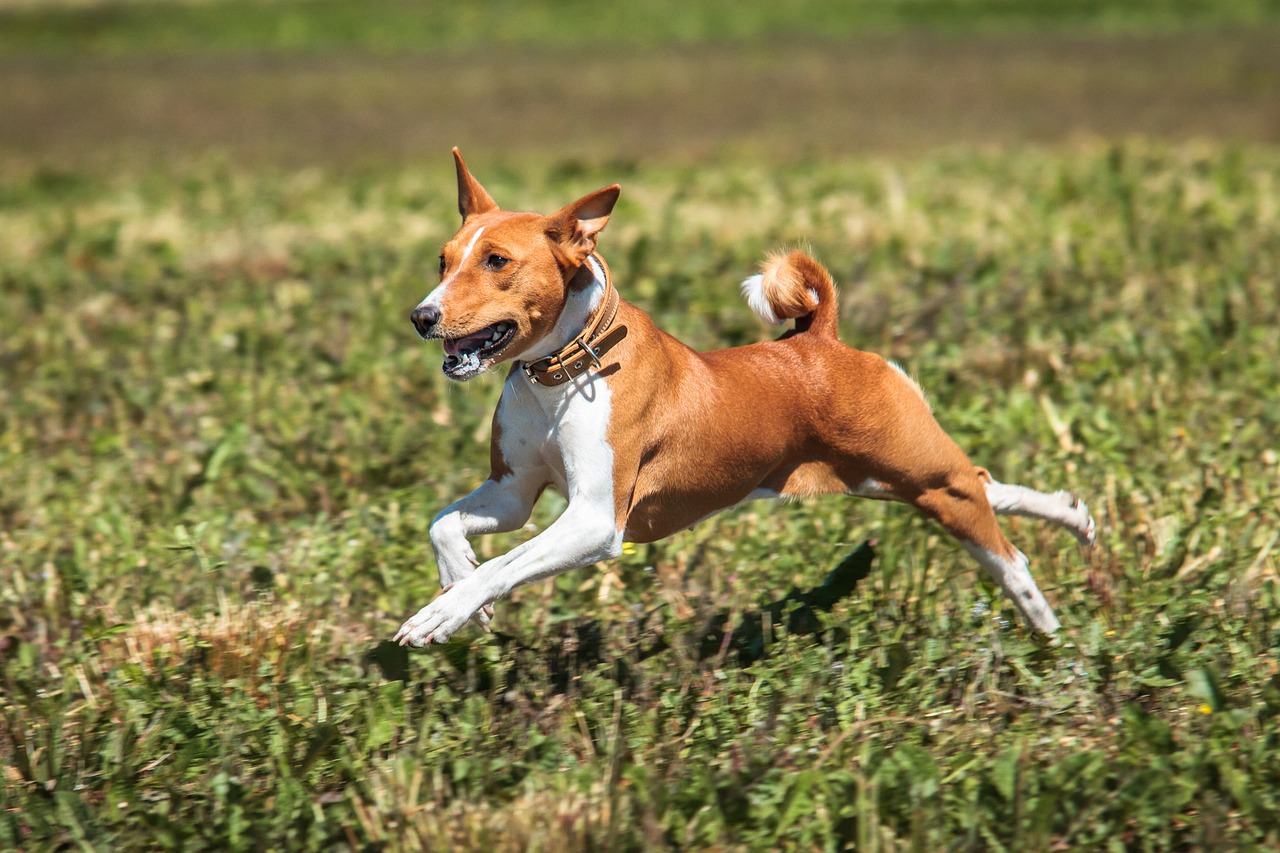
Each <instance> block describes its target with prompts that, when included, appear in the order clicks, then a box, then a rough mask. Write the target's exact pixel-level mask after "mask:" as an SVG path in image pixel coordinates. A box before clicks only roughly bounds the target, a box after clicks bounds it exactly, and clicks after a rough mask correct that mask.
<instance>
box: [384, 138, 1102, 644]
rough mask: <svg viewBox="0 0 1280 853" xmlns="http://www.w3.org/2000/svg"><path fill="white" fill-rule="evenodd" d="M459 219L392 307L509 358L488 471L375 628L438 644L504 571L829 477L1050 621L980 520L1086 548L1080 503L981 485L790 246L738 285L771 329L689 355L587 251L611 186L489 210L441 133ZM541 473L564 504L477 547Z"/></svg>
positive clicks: (1086, 521) (422, 332) (467, 362)
mask: <svg viewBox="0 0 1280 853" xmlns="http://www.w3.org/2000/svg"><path fill="white" fill-rule="evenodd" d="M453 156H454V164H455V166H456V169H457V177H458V211H459V213H460V214H461V215H462V227H461V229H460V230H459V231H458V233H457V234H456V235H454V237H453V239H451V240H450V241H449V242H448V243H446V244H445V246H444V249H443V250H442V252H441V254H440V284H439V285H438V286H437V287H436V288H435V289H434V290H432V291H431V293H430V294H428V295H427V297H426V298H425V299H423V300H422V302H421V303H419V304H418V306H417V307H415V308H414V309H413V311H412V313H411V315H410V320H411V322H412V323H413V326H414V328H415V330H416V331H417V333H418V334H419V336H421V337H422V338H423V339H425V340H441V341H443V342H444V352H445V356H444V363H443V370H444V374H445V376H447V377H448V378H449V379H451V380H454V381H458V382H465V381H467V380H469V379H472V378H474V377H476V376H478V375H480V374H481V373H484V372H485V371H487V370H489V369H491V368H493V367H495V366H497V365H499V364H507V363H509V364H510V365H511V367H510V370H509V372H508V374H507V378H506V382H505V384H504V385H503V389H502V396H501V398H500V400H499V402H498V407H497V410H496V412H495V413H494V417H493V432H492V441H491V445H490V474H489V479H487V480H486V481H485V482H484V483H482V484H481V485H480V487H479V488H477V489H476V490H475V491H474V492H472V493H471V494H469V495H467V496H466V497H464V498H462V499H461V500H459V501H457V502H456V503H454V504H451V505H450V506H448V507H446V508H445V509H444V510H443V511H442V512H440V514H439V515H437V516H436V517H435V519H434V520H433V521H432V524H431V528H430V539H431V544H432V546H433V548H434V549H435V554H436V560H437V563H438V565H439V572H440V584H441V586H442V587H443V590H444V591H443V592H442V593H441V594H440V595H438V596H437V597H436V598H435V600H434V601H432V602H431V603H430V604H428V605H427V606H425V607H423V608H422V609H421V610H419V611H418V612H417V614H416V615H414V616H412V617H411V618H410V619H408V621H406V622H405V623H404V625H403V626H402V627H401V628H400V630H399V631H398V632H397V633H396V635H395V639H396V640H397V641H399V642H400V643H401V644H402V645H404V644H408V645H412V646H425V645H428V644H430V643H432V642H436V643H443V642H445V641H447V640H448V639H449V638H450V637H451V636H452V635H453V634H454V633H456V632H457V631H458V629H459V628H461V627H462V626H463V625H464V624H465V623H466V622H467V621H468V620H469V619H472V618H474V619H475V620H476V621H477V622H478V623H479V624H480V625H481V626H482V627H485V628H486V629H487V627H488V624H489V619H490V617H491V616H492V613H493V611H492V603H493V602H494V601H495V600H497V599H499V598H502V597H503V596H505V595H507V594H509V593H510V592H511V591H512V590H513V589H515V588H516V587H518V586H520V585H522V584H526V583H529V582H530V581H535V580H539V579H541V578H547V577H551V576H552V575H556V574H559V573H561V572H565V571H568V570H569V569H573V568H577V567H580V566H587V565H590V564H592V563H596V562H599V561H601V560H608V559H611V558H613V557H616V556H618V554H619V553H621V551H622V545H623V543H624V542H637V543H641V542H652V541H654V540H657V539H662V538H663V537H666V536H670V535H671V534H673V533H675V532H677V531H680V530H684V529H685V528H688V527H691V526H693V525H694V524H696V523H698V522H699V521H701V520H703V519H705V518H707V517H709V516H711V515H714V514H715V513H717V512H720V511H721V510H723V509H726V508H728V507H732V506H734V505H736V504H739V503H741V502H743V501H747V500H752V499H757V498H778V497H806V496H809V495H824V494H842V495H850V496H854V497H862V498H871V499H873V500H882V501H898V502H901V503H906V504H910V505H911V506H913V507H915V508H916V509H917V510H919V511H920V512H921V513H923V514H924V515H926V516H928V517H930V518H932V519H935V520H936V521H937V522H938V523H939V524H941V525H942V527H943V528H944V529H945V530H946V531H947V532H948V533H950V534H951V535H952V536H953V537H955V538H956V539H957V540H958V541H959V542H960V544H961V545H962V546H963V547H964V549H965V550H966V551H968V552H969V553H970V554H971V555H972V556H973V557H974V558H975V559H976V560H977V562H978V564H979V565H981V567H982V568H983V569H985V570H986V571H987V573H988V574H989V575H990V576H991V577H992V578H993V579H994V580H995V582H996V583H997V584H998V585H999V586H1000V588H1001V589H1002V590H1003V591H1004V593H1005V594H1006V595H1007V596H1008V597H1009V598H1010V599H1011V600H1012V601H1013V604H1014V605H1015V607H1017V609H1018V611H1019V612H1020V613H1021V614H1022V617H1023V618H1024V619H1025V620H1026V622H1027V623H1028V624H1029V625H1030V626H1031V628H1033V629H1034V630H1035V631H1038V632H1041V633H1043V634H1052V633H1054V632H1055V631H1056V630H1057V629H1058V627H1059V623H1058V620H1057V618H1056V617H1055V616H1054V613H1053V610H1052V609H1051V608H1050V606H1049V604H1048V602H1047V601H1046V600H1045V597H1044V595H1043V594H1042V593H1041V592H1040V589H1039V588H1038V587H1037V586H1036V583H1035V580H1033V579H1032V577H1031V573H1030V571H1029V569H1028V561H1027V558H1026V556H1025V555H1023V554H1022V552H1021V551H1019V550H1018V549H1017V548H1015V547H1014V546H1013V545H1012V544H1010V543H1009V541H1008V540H1007V539H1006V538H1005V537H1004V534H1003V533H1002V532H1001V530H1000V527H999V525H998V524H997V522H996V516H997V515H1001V514H1013V515H1023V516H1030V517H1032V518H1038V519H1043V520H1045V521H1050V522H1054V523H1056V524H1058V525H1060V526H1062V527H1064V528H1066V529H1067V530H1068V531H1070V532H1071V533H1073V534H1074V535H1075V536H1076V538H1077V539H1078V540H1079V541H1080V543H1082V544H1083V545H1085V546H1086V547H1088V546H1091V545H1092V544H1093V543H1094V535H1095V534H1094V530H1095V527H1094V521H1093V518H1092V517H1091V516H1090V514H1089V510H1088V508H1087V507H1086V506H1085V504H1084V503H1083V502H1082V501H1081V500H1079V499H1078V498H1076V497H1075V496H1074V495H1072V494H1071V493H1070V492H1065V491H1060V492H1055V493H1053V494H1047V493H1044V492H1038V491H1034V490H1032V489H1029V488H1025V487H1023V486H1015V485H1008V484H1005V483H1000V482H997V481H996V480H995V479H993V478H992V476H991V475H990V474H989V473H988V472H987V471H986V470H984V469H982V468H979V467H976V466H974V465H973V464H972V463H971V462H970V461H969V459H968V457H967V456H965V454H964V452H963V451H962V450H961V449H960V448H959V446H957V445H956V443H955V442H954V441H953V440H952V439H951V438H950V437H949V436H948V435H947V434H946V433H945V432H944V431H943V430H942V428H941V427H940V426H939V425H938V423H937V421H936V420H935V419H934V416H933V413H932V411H931V409H930V406H929V404H928V402H927V401H926V399H925V395H924V393H923V391H922V390H921V389H920V387H919V386H918V385H917V384H916V383H915V381H913V380H912V379H911V378H910V377H909V376H908V375H907V374H906V373H905V372H904V371H903V370H902V369H901V368H899V367H898V366H897V365H895V364H893V363H891V362H888V361H886V360H885V359H883V358H881V357H880V356H878V355H874V354H872V353H867V352H862V351H860V350H857V349H854V348H852V347H850V346H847V345H846V344H844V343H841V341H840V340H839V338H838V336H837V331H838V330H837V301H836V292H835V285H834V283H833V282H832V279H831V276H830V275H829V274H828V273H827V271H826V270H825V269H824V268H823V267H822V266H821V265H820V264H819V263H818V262H817V261H815V260H813V259H812V258H810V257H808V256H807V255H805V254H803V253H801V252H798V251H797V252H791V253H789V254H785V255H775V256H771V257H769V258H768V259H767V260H766V261H765V262H764V264H763V265H762V267H761V272H760V273H759V274H758V275H755V276H752V277H750V278H748V279H747V280H746V281H745V282H743V285H742V291H743V294H744V295H745V297H746V301H747V303H748V305H750V307H751V308H752V309H754V310H755V312H756V313H757V314H759V315H760V317H761V318H763V319H764V320H766V321H768V322H770V323H775V324H776V323H784V322H788V321H793V322H794V327H793V328H792V329H790V330H788V331H787V332H786V333H785V334H783V335H782V336H781V337H779V338H778V339H776V340H772V341H767V342H762V343H754V344H749V345H746V346H740V347H733V348H730V349H722V350H715V351H712V352H705V353H699V352H695V351H693V350H692V349H690V348H689V347H687V346H685V345H684V344H683V343H681V342H680V341H678V340H676V339H675V338H674V337H672V336H670V335H668V334H666V333H664V332H662V331H661V330H659V329H658V328H657V327H656V326H655V325H654V323H653V321H652V320H651V319H650V318H649V316H648V315H647V314H645V313H644V311H642V310H641V309H639V308H637V307H636V306H634V305H632V304H630V303H628V302H626V301H624V300H623V299H621V298H620V296H619V295H618V291H617V290H616V289H615V288H614V284H613V279H612V277H611V275H610V272H609V267H608V265H607V264H606V263H605V262H604V260H603V258H601V257H600V255H599V254H597V252H596V246H597V241H598V238H599V235H600V232H601V231H602V230H603V229H604V227H605V225H606V224H607V223H608V222H609V217H610V215H611V214H612V212H613V208H614V204H615V203H616V202H617V200H618V195H619V192H620V188H619V187H618V186H617V185H616V184H615V185H613V186H609V187H605V188H604V189H601V190H598V191H596V192H594V193H591V194H590V195H587V196H584V197H583V198H580V199H578V200H577V201H575V202H573V203H572V204H569V205H567V206H565V207H563V208H561V209H560V210H559V211H557V212H556V213H554V214H552V215H550V216H542V215H539V214H535V213H516V212H510V211H505V210H501V209H500V208H499V207H498V205H497V204H496V203H495V202H494V200H493V199H492V198H491V197H490V195H489V193H488V192H486V191H485V189H484V187H482V186H481V185H480V183H479V182H478V181H477V180H476V179H475V178H474V177H473V176H472V175H471V173H470V172H469V171H468V169H467V166H466V164H465V163H464V162H463V159H462V156H461V155H460V154H459V152H458V149H456V148H455V149H454V150H453ZM548 486H552V487H554V488H556V489H558V490H559V491H560V492H561V493H562V494H564V495H565V497H566V498H567V499H568V507H567V508H566V509H565V511H564V513H563V514H562V515H561V516H560V517H559V518H557V519H556V520H555V522H553V523H552V524H551V525H550V526H549V527H548V528H547V529H546V530H544V531H543V532H542V533H540V534H539V535H537V536H534V537H533V538H532V539H530V540H529V541H527V542H525V543H523V544H521V545H519V546H518V547H516V548H513V549H512V550H511V551H509V552H508V553H506V554H504V555H502V556H501V557H497V558H495V559H492V560H488V561H487V562H485V563H483V564H482V563H480V562H479V561H478V560H477V559H476V556H475V552H474V551H473V550H472V548H471V545H470V543H469V541H468V540H469V539H470V538H471V537H472V536H475V535H481V534H488V533H497V532H502V531H510V530H515V529H517V528H519V527H520V526H521V525H523V524H525V523H526V522H527V521H528V519H529V516H530V513H531V512H532V510H533V506H534V503H535V502H536V501H537V500H538V497H539V495H541V493H542V491H543V490H544V489H545V488H547V487H548Z"/></svg>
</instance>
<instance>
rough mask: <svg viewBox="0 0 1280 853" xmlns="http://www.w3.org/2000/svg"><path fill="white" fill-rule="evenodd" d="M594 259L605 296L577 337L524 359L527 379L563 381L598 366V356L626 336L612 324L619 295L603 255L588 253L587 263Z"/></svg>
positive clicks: (548, 382)
mask: <svg viewBox="0 0 1280 853" xmlns="http://www.w3.org/2000/svg"><path fill="white" fill-rule="evenodd" d="M593 260H594V261H595V262H596V264H598V265H599V267H600V271H601V272H602V273H603V274H604V298H603V299H601V300H600V309H599V311H598V312H597V313H596V316H595V318H594V319H593V320H591V321H589V322H588V323H587V326H586V328H584V329H583V330H582V332H581V334H579V335H578V336H577V337H576V338H574V339H573V340H571V341H570V342H569V343H568V344H566V345H565V346H564V347H563V348H562V349H560V350H559V351H557V352H553V353H552V354H551V355H547V356H543V357H542V358H538V359H534V360H533V361H528V362H525V363H524V364H522V365H521V366H520V369H521V370H523V371H524V373H525V375H526V376H528V377H529V381H530V382H532V383H533V384H535V385H547V386H555V385H563V384H564V383H566V382H568V381H569V380H570V379H573V378H574V377H575V376H578V375H580V374H582V373H584V372H586V371H587V370H588V369H589V368H590V367H591V366H592V365H595V368H596V370H599V369H600V356H602V355H604V354H605V353H606V352H608V351H609V350H611V349H613V348H614V346H616V345H617V344H618V342H619V341H621V340H622V339H623V338H625V337H626V336H627V327H626V326H614V325H613V321H614V320H615V319H617V317H618V303H619V302H621V298H620V297H619V296H618V291H617V290H615V289H614V287H613V277H612V276H610V275H609V267H608V266H607V265H606V264H605V262H604V258H601V257H600V256H598V255H591V257H590V258H588V259H587V263H590V262H591V261H593Z"/></svg>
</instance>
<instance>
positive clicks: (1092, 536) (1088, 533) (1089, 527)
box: [1058, 492, 1098, 548]
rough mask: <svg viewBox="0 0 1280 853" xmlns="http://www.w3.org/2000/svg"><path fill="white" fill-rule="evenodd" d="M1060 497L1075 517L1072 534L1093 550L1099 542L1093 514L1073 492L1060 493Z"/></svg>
mask: <svg viewBox="0 0 1280 853" xmlns="http://www.w3.org/2000/svg"><path fill="white" fill-rule="evenodd" d="M1058 495H1059V496H1060V497H1061V498H1062V500H1063V501H1064V502H1065V503H1067V505H1069V506H1070V507H1071V512H1072V514H1073V515H1074V516H1075V519H1074V523H1073V524H1072V525H1071V532H1072V533H1074V534H1075V537H1076V540H1077V541H1078V542H1079V543H1080V544H1081V545H1083V546H1084V547H1086V548H1092V547H1093V546H1094V543H1096V542H1097V541H1098V525H1097V524H1096V523H1095V522H1094V520H1093V513H1091V512H1089V507H1087V506H1085V502H1084V501H1082V500H1080V498H1078V497H1077V496H1076V495H1075V494H1073V493H1072V492H1058Z"/></svg>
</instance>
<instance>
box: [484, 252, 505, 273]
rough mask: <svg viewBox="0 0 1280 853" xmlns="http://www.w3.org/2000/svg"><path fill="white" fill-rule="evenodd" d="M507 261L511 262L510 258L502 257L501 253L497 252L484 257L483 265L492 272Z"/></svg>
mask: <svg viewBox="0 0 1280 853" xmlns="http://www.w3.org/2000/svg"><path fill="white" fill-rule="evenodd" d="M509 263H511V259H510V258H504V257H502V255H497V254H494V255H490V256H489V257H487V258H485V259H484V265H485V266H486V267H488V268H489V269H491V270H493V271H494V272H497V271H498V270H500V269H502V268H503V267H505V266H506V265H507V264H509Z"/></svg>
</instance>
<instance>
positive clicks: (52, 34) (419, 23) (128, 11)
mask: <svg viewBox="0 0 1280 853" xmlns="http://www.w3.org/2000/svg"><path fill="white" fill-rule="evenodd" d="M1277 19H1280V4H1278V3H1277V2H1276V0H1120V2H1115V0H1113V2H1103V0H1034V2H1033V0H858V2H848V3H830V2H824V0H788V2H782V3H765V2H751V3H743V2H740V0H739V2H733V0H708V2H700V3H685V2H679V0H649V2H645V3H627V4H601V3H590V2H585V0H542V2H513V0H488V1H487V2H482V3H469V4H458V3H444V2H440V0H426V1H425V2H424V0H372V2H364V3H359V4H353V3H347V2H342V0H280V2H264V0H211V2H194V3H189V2H172V0H170V2H166V0H143V2H129V0H123V2H110V0H100V2H88V3H71V4H66V3H59V2H56V1H55V2H47V0H28V2H25V3H21V4H20V5H18V6H16V7H14V8H11V9H10V10H8V11H4V12H0V52H5V53H37V54H38V53H68V52H76V53H83V52H86V51H89V52H94V53H104V54H121V53H135V52H142V53H148V54H149V53H155V52H161V53H191V52H196V53H207V52H224V51H233V52H240V51H245V50H268V51H283V52H306V51H325V50H334V49H339V50H352V49H354V50H362V51H375V52H402V51H420V50H440V49H445V50H455V49H459V48H463V49H467V48H471V49H474V48H487V49H498V50H507V49H510V48H512V47H514V46H520V45H525V46H529V45H532V46H538V47H546V46H549V45H555V46H559V47H569V46H584V45H591V44H597V43H608V44H612V45H615V46H617V45H627V46H636V45H651V44H664V43H673V42H674V43H682V44H706V43H725V42H755V41H776V40H778V39H784V40H785V39H812V38H818V39H821V40H838V39H843V38H848V37H850V36H858V35H865V34H867V33H880V34H884V33H887V32H898V31H903V30H912V31H918V30H920V29H928V30H933V31H938V32H944V33H973V32H993V31H1003V32H1010V31H1015V32H1016V31H1027V30H1038V29H1044V28H1046V27H1047V28H1051V29H1065V30H1076V31H1084V32H1094V33H1120V32H1148V31H1151V30H1153V29H1158V30H1166V31H1168V30H1185V29H1188V28H1195V27H1205V26H1210V27H1234V28H1239V27H1248V26H1255V25H1258V24H1264V23H1270V24H1271V25H1273V26H1274V24H1275V23H1276V21H1277Z"/></svg>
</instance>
